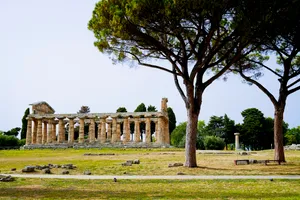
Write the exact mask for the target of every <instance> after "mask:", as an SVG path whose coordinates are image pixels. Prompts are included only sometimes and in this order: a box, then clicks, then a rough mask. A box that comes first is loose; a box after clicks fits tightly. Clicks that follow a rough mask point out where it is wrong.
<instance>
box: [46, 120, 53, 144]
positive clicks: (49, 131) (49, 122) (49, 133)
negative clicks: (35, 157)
mask: <svg viewBox="0 0 300 200" xmlns="http://www.w3.org/2000/svg"><path fill="white" fill-rule="evenodd" d="M52 128H53V122H52V119H49V120H48V131H47V144H50V143H52Z"/></svg>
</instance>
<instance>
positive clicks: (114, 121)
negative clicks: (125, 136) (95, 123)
mask: <svg viewBox="0 0 300 200" xmlns="http://www.w3.org/2000/svg"><path fill="white" fill-rule="evenodd" d="M111 131H112V135H111V142H112V143H115V142H117V119H116V118H115V117H114V118H112V128H111Z"/></svg>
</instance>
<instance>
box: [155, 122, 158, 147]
mask: <svg viewBox="0 0 300 200" xmlns="http://www.w3.org/2000/svg"><path fill="white" fill-rule="evenodd" d="M154 123H155V132H154V137H155V142H157V130H158V121H155V122H154Z"/></svg>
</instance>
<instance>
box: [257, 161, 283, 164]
mask: <svg viewBox="0 0 300 200" xmlns="http://www.w3.org/2000/svg"><path fill="white" fill-rule="evenodd" d="M261 163H264V164H265V165H267V164H268V163H277V164H278V165H280V164H281V161H280V160H262V161H261Z"/></svg>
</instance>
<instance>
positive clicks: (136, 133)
mask: <svg viewBox="0 0 300 200" xmlns="http://www.w3.org/2000/svg"><path fill="white" fill-rule="evenodd" d="M140 136H141V132H140V121H139V118H138V117H136V118H134V142H140V141H141V139H140Z"/></svg>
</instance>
